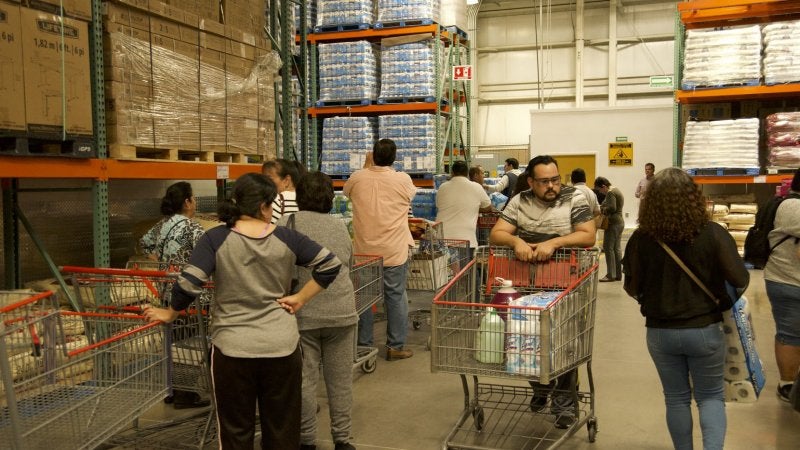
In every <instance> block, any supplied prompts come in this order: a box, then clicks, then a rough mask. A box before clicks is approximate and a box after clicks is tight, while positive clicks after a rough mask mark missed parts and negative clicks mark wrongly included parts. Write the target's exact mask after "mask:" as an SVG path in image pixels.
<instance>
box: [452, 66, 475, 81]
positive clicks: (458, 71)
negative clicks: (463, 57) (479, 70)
mask: <svg viewBox="0 0 800 450" xmlns="http://www.w3.org/2000/svg"><path fill="white" fill-rule="evenodd" d="M453 81H472V66H471V65H468V66H453Z"/></svg>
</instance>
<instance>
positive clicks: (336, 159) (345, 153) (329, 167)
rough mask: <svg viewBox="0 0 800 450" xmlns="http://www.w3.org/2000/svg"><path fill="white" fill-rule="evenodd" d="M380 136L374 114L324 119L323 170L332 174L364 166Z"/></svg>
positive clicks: (342, 173)
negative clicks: (371, 115)
mask: <svg viewBox="0 0 800 450" xmlns="http://www.w3.org/2000/svg"><path fill="white" fill-rule="evenodd" d="M377 136H378V121H377V119H376V118H374V117H339V116H336V117H329V118H326V119H324V120H323V121H322V153H321V154H320V163H321V166H320V170H321V171H323V172H325V173H327V174H329V175H346V174H349V173H352V172H355V171H356V170H358V169H361V168H362V167H364V161H365V160H366V156H367V152H370V151H372V146H373V145H374V144H375V141H376V137H377Z"/></svg>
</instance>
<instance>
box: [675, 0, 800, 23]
mask: <svg viewBox="0 0 800 450" xmlns="http://www.w3.org/2000/svg"><path fill="white" fill-rule="evenodd" d="M678 11H679V12H680V15H681V22H683V24H684V26H686V28H709V27H715V26H725V25H731V23H730V22H734V21H735V22H738V23H759V22H764V21H769V20H775V18H776V17H778V16H783V17H781V19H785V20H791V19H794V18H796V17H800V4H798V2H797V1H794V0H696V1H691V2H681V3H678Z"/></svg>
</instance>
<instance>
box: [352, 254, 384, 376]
mask: <svg viewBox="0 0 800 450" xmlns="http://www.w3.org/2000/svg"><path fill="white" fill-rule="evenodd" d="M350 280H351V281H352V282H353V291H354V293H355V297H356V313H357V314H358V315H361V313H362V312H364V311H366V310H367V308H372V306H373V305H375V304H376V303H378V301H380V300H383V258H382V257H380V256H369V255H353V264H352V266H351V267H350ZM353 345H355V353H354V354H355V359H354V361H353V367H358V366H361V370H362V371H363V372H364V373H372V372H374V371H375V367H377V359H378V349H377V347H365V346H359V345H358V333H356V338H355V340H354V342H353Z"/></svg>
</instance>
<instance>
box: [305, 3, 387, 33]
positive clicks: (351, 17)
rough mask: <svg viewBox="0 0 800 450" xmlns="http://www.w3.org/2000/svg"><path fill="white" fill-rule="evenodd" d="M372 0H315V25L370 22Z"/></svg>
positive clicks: (372, 15)
mask: <svg viewBox="0 0 800 450" xmlns="http://www.w3.org/2000/svg"><path fill="white" fill-rule="evenodd" d="M372 2H373V0H317V27H318V28H319V27H328V26H332V25H356V24H372V23H373V22H374V21H375V12H374V5H373V3H372Z"/></svg>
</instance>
